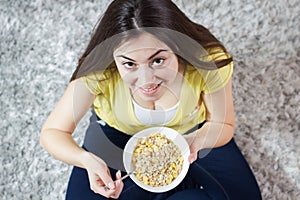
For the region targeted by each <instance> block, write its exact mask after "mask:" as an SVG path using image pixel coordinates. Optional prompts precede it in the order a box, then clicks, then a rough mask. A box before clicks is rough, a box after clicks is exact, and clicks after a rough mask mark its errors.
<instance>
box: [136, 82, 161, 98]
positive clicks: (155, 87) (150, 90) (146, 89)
mask: <svg viewBox="0 0 300 200" xmlns="http://www.w3.org/2000/svg"><path fill="white" fill-rule="evenodd" d="M160 86H161V83H159V84H157V85H149V86H148V87H140V90H141V92H142V93H143V94H147V95H150V94H155V93H156V92H157V90H158V89H159V88H160Z"/></svg>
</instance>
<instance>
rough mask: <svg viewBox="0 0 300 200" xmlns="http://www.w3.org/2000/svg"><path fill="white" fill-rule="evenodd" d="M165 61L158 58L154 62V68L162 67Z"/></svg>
mask: <svg viewBox="0 0 300 200" xmlns="http://www.w3.org/2000/svg"><path fill="white" fill-rule="evenodd" d="M164 61H165V59H164V58H156V59H154V60H153V62H152V66H153V67H160V66H162V65H163V64H164Z"/></svg>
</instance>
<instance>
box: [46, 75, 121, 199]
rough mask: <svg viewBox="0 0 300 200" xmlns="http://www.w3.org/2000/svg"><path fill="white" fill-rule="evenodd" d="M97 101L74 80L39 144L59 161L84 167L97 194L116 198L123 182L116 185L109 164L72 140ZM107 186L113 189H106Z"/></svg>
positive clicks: (81, 84) (51, 115) (80, 83)
mask: <svg viewBox="0 0 300 200" xmlns="http://www.w3.org/2000/svg"><path fill="white" fill-rule="evenodd" d="M94 99H95V95H93V94H92V93H90V91H89V90H88V89H87V87H86V86H85V85H84V83H83V82H82V80H81V79H77V80H74V81H72V82H71V83H70V84H69V86H68V87H67V89H66V91H65V93H64V95H63V96H62V98H61V99H60V100H59V102H58V103H57V105H56V106H55V108H54V109H53V111H52V112H51V113H50V115H49V116H48V118H47V120H46V122H45V123H44V125H43V127H42V131H41V135H40V144H41V146H42V147H43V148H45V149H46V151H48V152H49V153H50V154H51V155H52V156H53V157H55V158H56V159H59V160H61V161H63V162H65V163H68V164H71V165H75V166H78V167H81V168H85V169H86V170H87V172H88V176H89V181H90V185H91V188H92V190H93V191H94V192H96V193H99V194H101V195H103V196H106V197H113V198H117V197H118V196H119V194H120V192H121V190H122V188H123V183H122V182H121V181H120V180H118V181H116V184H114V183H113V181H112V178H111V176H110V174H109V170H108V167H107V165H106V163H105V162H104V161H103V160H102V159H101V158H99V157H97V156H95V155H94V154H92V153H90V152H87V151H85V150H84V149H82V148H81V147H79V146H78V145H77V143H76V142H75V141H74V140H73V137H72V133H73V131H74V129H75V128H76V125H77V123H78V122H79V121H80V120H81V118H82V117H83V116H84V115H85V113H86V112H87V111H88V110H89V108H90V106H91V105H92V103H93V101H94ZM116 177H117V179H120V177H121V175H120V174H119V173H118V174H117V176H116ZM104 186H106V187H109V188H110V189H111V190H107V191H105V190H103V187H104Z"/></svg>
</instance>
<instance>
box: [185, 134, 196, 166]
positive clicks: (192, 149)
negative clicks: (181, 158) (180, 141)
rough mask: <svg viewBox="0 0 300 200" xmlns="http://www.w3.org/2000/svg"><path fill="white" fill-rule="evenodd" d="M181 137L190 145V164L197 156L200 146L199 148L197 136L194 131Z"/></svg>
mask: <svg viewBox="0 0 300 200" xmlns="http://www.w3.org/2000/svg"><path fill="white" fill-rule="evenodd" d="M183 137H184V138H185V139H186V141H187V143H188V144H189V146H190V155H189V158H188V160H189V162H190V163H191V164H192V163H193V162H195V160H197V158H198V151H199V150H200V148H199V138H198V137H196V133H195V132H193V133H190V134H188V135H184V136H183ZM197 144H198V145H197Z"/></svg>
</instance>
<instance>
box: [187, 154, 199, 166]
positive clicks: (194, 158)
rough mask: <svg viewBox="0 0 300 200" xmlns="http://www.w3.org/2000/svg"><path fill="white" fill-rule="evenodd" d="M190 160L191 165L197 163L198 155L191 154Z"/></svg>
mask: <svg viewBox="0 0 300 200" xmlns="http://www.w3.org/2000/svg"><path fill="white" fill-rule="evenodd" d="M188 160H189V163H191V164H192V163H193V162H195V160H197V153H191V154H190V156H189V158H188Z"/></svg>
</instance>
